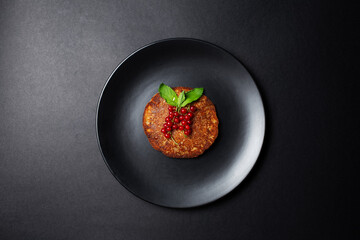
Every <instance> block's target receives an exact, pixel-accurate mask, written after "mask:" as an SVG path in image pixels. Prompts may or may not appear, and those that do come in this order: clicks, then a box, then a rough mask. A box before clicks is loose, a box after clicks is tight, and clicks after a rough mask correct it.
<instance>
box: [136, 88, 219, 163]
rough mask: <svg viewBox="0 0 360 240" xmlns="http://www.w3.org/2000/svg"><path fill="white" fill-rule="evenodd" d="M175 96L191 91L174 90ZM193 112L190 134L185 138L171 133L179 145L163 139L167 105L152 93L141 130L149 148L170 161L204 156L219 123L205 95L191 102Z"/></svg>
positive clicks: (178, 133)
mask: <svg viewBox="0 0 360 240" xmlns="http://www.w3.org/2000/svg"><path fill="white" fill-rule="evenodd" d="M173 89H174V91H175V92H176V94H178V95H179V94H180V93H181V92H182V91H185V92H187V91H189V90H191V89H192V88H187V87H175V88H173ZM191 105H192V106H195V107H196V108H197V110H196V111H195V113H194V118H193V119H192V122H193V123H192V125H191V127H192V133H191V134H190V135H189V136H188V137H185V136H184V134H183V131H180V130H173V131H172V136H173V138H174V139H175V141H176V142H177V143H178V144H179V145H176V144H175V143H174V142H173V141H172V140H171V139H167V138H165V136H164V134H163V133H162V132H161V129H162V128H163V124H164V123H165V118H166V117H167V116H168V114H169V111H168V106H169V105H168V104H167V103H166V102H165V100H164V99H163V98H161V97H160V94H159V93H157V94H155V95H154V96H153V97H152V98H151V100H150V102H148V104H147V105H146V107H145V110H144V115H143V128H144V132H145V134H146V136H147V137H148V139H149V142H150V144H151V146H152V147H153V148H154V149H155V150H158V151H161V152H162V153H163V154H165V155H166V156H168V157H172V158H194V157H197V156H199V155H201V154H203V153H204V151H205V150H206V149H208V148H209V147H210V146H211V145H212V144H213V143H214V141H215V139H216V138H217V136H218V125H219V120H218V118H217V116H216V110H215V106H214V104H213V103H212V102H211V101H210V99H209V98H208V97H206V96H205V95H203V96H201V98H200V99H199V100H197V101H195V102H193V103H191Z"/></svg>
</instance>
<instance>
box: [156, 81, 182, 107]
mask: <svg viewBox="0 0 360 240" xmlns="http://www.w3.org/2000/svg"><path fill="white" fill-rule="evenodd" d="M159 93H160V96H161V97H162V98H163V99H165V101H166V102H167V103H168V104H169V105H171V106H175V107H177V103H178V96H177V95H176V93H175V91H174V90H173V89H172V88H171V87H169V86H167V85H165V84H163V83H161V84H160V86H159Z"/></svg>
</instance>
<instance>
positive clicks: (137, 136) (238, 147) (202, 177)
mask: <svg viewBox="0 0 360 240" xmlns="http://www.w3.org/2000/svg"><path fill="white" fill-rule="evenodd" d="M161 82H164V83H165V84H167V85H170V86H173V87H175V86H186V87H203V88H204V89H205V94H206V95H207V96H208V97H209V98H210V99H211V100H212V102H213V103H214V104H215V106H216V110H217V114H218V117H219V121H220V124H219V136H218V138H217V139H216V141H215V143H214V144H213V146H211V147H210V149H208V150H207V151H206V152H205V153H204V154H203V155H201V156H200V157H198V158H194V159H173V158H168V157H166V156H164V155H163V154H162V153H160V152H158V151H156V150H154V149H153V148H152V147H151V146H150V144H149V142H148V140H147V138H146V136H145V134H144V130H143V127H142V116H143V111H144V108H145V105H146V103H147V102H148V101H149V100H150V99H151V97H152V96H153V95H154V94H155V93H156V92H157V90H158V87H159V85H160V83H161ZM96 126H97V134H98V142H99V146H100V149H101V151H102V154H103V157H104V160H105V163H106V164H107V166H108V167H109V169H110V171H111V172H112V174H113V175H114V176H115V178H116V179H117V180H118V181H119V182H120V183H121V184H122V185H123V186H124V187H126V188H127V189H128V190H129V191H130V192H132V193H133V194H135V195H136V196H138V197H140V198H142V199H144V200H146V201H149V202H151V203H155V204H158V205H162V206H167V207H178V208H185V207H194V206H199V205H203V204H206V203H209V202H212V201H214V200H216V199H218V198H220V197H222V196H224V195H225V194H227V193H228V192H230V191H231V190H233V189H234V188H235V187H236V186H237V185H238V184H239V183H240V182H241V181H242V180H243V179H244V178H245V176H246V175H247V174H248V173H249V171H250V170H251V168H252V167H253V165H254V163H255V161H256V159H257V157H258V155H259V152H260V149H261V146H262V142H263V138H264V131H265V115H264V108H263V103H262V100H261V97H260V94H259V91H258V89H257V87H256V85H255V83H254V81H253V79H252V78H251V76H250V74H249V73H248V71H247V70H246V69H245V68H244V66H243V65H242V64H241V63H240V62H239V61H238V60H237V59H235V58H234V57H233V56H232V55H231V54H229V53H228V52H226V51H224V50H223V49H221V48H219V47H217V46H215V45H213V44H210V43H207V42H204V41H200V40H195V39H183V38H180V39H167V40H163V41H159V42H155V43H152V44H150V45H147V46H145V47H143V48H141V49H139V50H137V51H136V52H134V53H133V54H131V55H130V56H129V57H127V58H126V59H125V60H124V61H123V62H122V63H120V64H119V66H118V67H117V68H116V69H115V71H114V72H113V73H112V75H111V76H110V78H109V79H108V81H107V83H106V84H105V87H104V89H103V91H102V93H101V96H100V100H99V104H98V109H97V122H96Z"/></svg>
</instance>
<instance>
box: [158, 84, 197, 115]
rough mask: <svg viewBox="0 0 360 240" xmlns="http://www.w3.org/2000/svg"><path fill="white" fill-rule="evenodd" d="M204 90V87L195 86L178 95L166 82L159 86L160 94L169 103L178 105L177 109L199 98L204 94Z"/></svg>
mask: <svg viewBox="0 0 360 240" xmlns="http://www.w3.org/2000/svg"><path fill="white" fill-rule="evenodd" d="M203 92H204V89H203V88H194V89H192V90H190V91H188V92H184V91H182V92H181V93H180V95H179V96H177V94H176V93H175V91H174V90H173V89H172V88H171V87H169V86H167V85H165V84H164V83H161V84H160V86H159V93H160V96H161V97H162V98H163V99H165V101H166V102H167V103H168V104H169V105H171V106H174V107H177V109H179V108H181V107H185V106H186V105H188V104H189V103H192V102H194V101H196V100H198V99H199V98H200V97H201V96H202V94H203Z"/></svg>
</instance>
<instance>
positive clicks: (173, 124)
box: [161, 106, 196, 138]
mask: <svg viewBox="0 0 360 240" xmlns="http://www.w3.org/2000/svg"><path fill="white" fill-rule="evenodd" d="M168 109H169V116H167V117H166V118H165V123H164V128H162V129H161V132H162V133H164V136H165V137H166V138H171V130H176V129H179V130H181V131H184V134H185V135H186V136H189V135H190V134H191V124H192V122H191V119H192V118H193V117H194V112H195V111H196V107H194V106H191V107H190V108H189V109H186V108H181V109H180V111H179V112H178V111H176V107H173V106H169V108H168ZM188 110H190V111H189V112H188Z"/></svg>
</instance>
